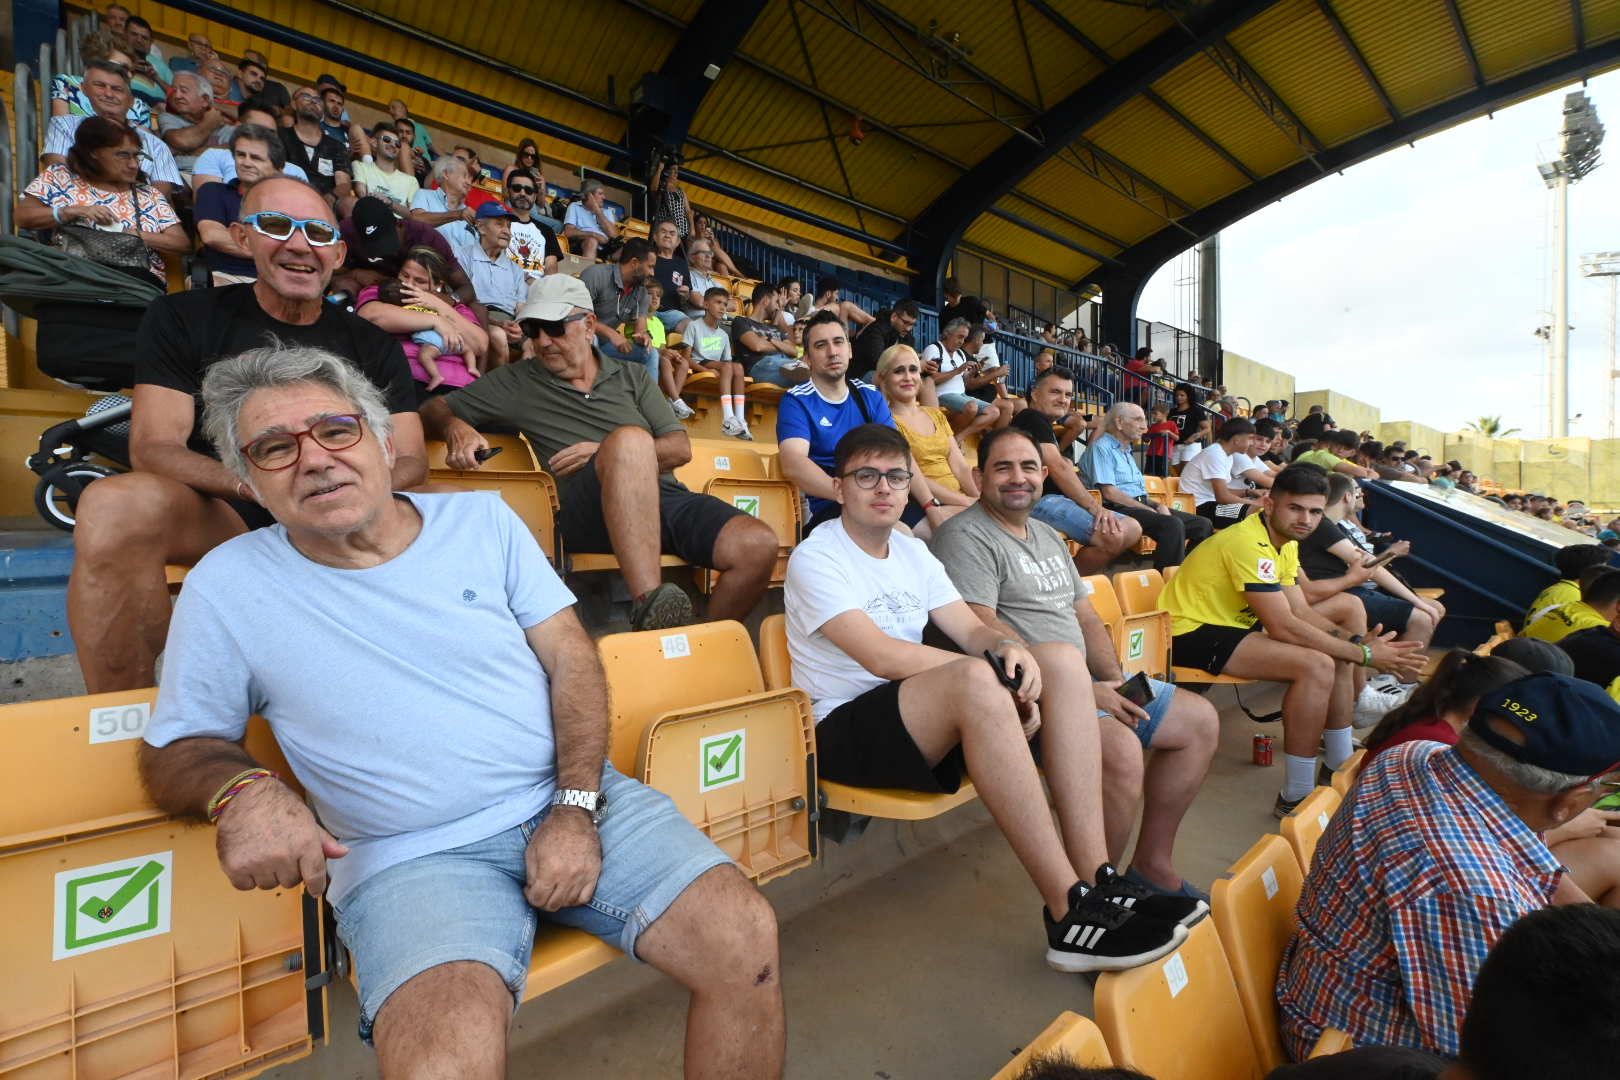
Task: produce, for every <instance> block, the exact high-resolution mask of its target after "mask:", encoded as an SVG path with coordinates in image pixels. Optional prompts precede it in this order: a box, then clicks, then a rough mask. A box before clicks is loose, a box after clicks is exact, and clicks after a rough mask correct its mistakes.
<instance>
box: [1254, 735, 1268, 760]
mask: <svg viewBox="0 0 1620 1080" xmlns="http://www.w3.org/2000/svg"><path fill="white" fill-rule="evenodd" d="M1254 763H1255V764H1256V765H1270V764H1271V736H1270V735H1256V736H1255V737H1254Z"/></svg>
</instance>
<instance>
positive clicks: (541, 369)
mask: <svg viewBox="0 0 1620 1080" xmlns="http://www.w3.org/2000/svg"><path fill="white" fill-rule="evenodd" d="M634 242H641V241H634ZM646 257H647V256H646V252H645V250H644V251H643V254H642V258H643V259H644V260H645V259H646ZM595 307H596V300H595V299H594V298H593V297H592V295H591V292H590V290H589V289H587V288H586V287H585V285H584V283H582V282H581V281H580V280H579V279H578V278H574V277H569V276H568V275H566V274H553V275H551V276H550V277H546V278H543V279H542V280H541V281H540V282H539V284H537V285H536V286H535V287H534V288H533V290H531V291H530V293H529V297H528V299H527V300H526V301H525V302H524V304H523V306H522V307H521V308H520V309H519V310H518V313H517V315H518V322H519V323H520V324H522V326H523V332H524V334H525V335H527V336H528V337H529V339H530V341H531V342H532V343H533V345H534V359H532V360H520V361H518V362H517V363H513V364H507V365H506V366H504V367H500V368H496V369H495V370H494V371H491V372H490V373H489V374H488V375H485V376H484V377H483V378H481V379H479V380H478V381H477V382H475V383H473V384H472V385H470V386H467V387H464V388H462V389H461V390H458V391H456V392H455V393H453V394H450V395H448V396H447V397H442V398H435V399H433V400H432V401H429V402H428V403H427V404H425V405H424V406H423V407H422V419H423V423H424V424H426V425H427V427H428V430H430V431H432V432H433V433H434V434H435V435H436V436H438V437H442V438H443V439H444V440H445V443H446V455H445V460H446V462H447V463H448V464H449V465H450V467H451V468H455V469H476V468H478V466H479V462H478V460H477V459H476V457H475V456H474V455H475V453H476V452H477V451H479V450H482V449H484V448H485V447H487V446H488V442H487V441H486V440H485V439H484V437H483V436H482V435H480V434H479V433H478V431H477V430H476V429H477V428H479V427H482V426H486V425H489V424H510V425H512V426H514V427H516V428H517V429H518V430H519V431H521V432H523V433H524V434H525V435H526V436H528V438H529V441H530V442H531V443H532V444H533V445H534V447H535V449H536V451H537V452H538V453H539V455H540V458H541V460H542V461H543V462H544V463H545V467H546V469H547V471H548V472H550V473H551V474H552V475H553V476H554V477H556V478H557V482H558V490H559V494H560V496H561V510H560V513H559V517H558V527H559V531H560V533H561V536H562V542H563V545H564V547H565V548H566V549H567V550H569V551H574V552H598V553H609V552H610V553H612V554H613V555H614V557H616V558H617V559H618V562H619V567H620V572H621V573H622V574H623V575H624V581H625V584H626V586H628V588H629V591H630V595H631V609H630V623H631V626H632V627H634V628H635V629H637V630H650V629H655V628H660V627H670V626H679V625H682V624H684V623H689V622H691V621H692V620H693V612H692V602H691V599H690V598H689V597H688V596H687V595H686V593H685V591H684V590H682V589H681V588H680V586H678V585H676V584H674V583H673V582H665V581H662V579H661V573H660V569H659V555H660V553H664V554H670V555H678V556H680V557H681V558H683V559H685V560H686V561H687V562H689V563H692V564H694V565H696V566H704V567H709V568H711V569H715V570H719V571H720V579H719V581H718V582H717V583H716V585H715V587H714V591H713V592H712V593H711V594H710V596H709V605H708V616H709V617H710V618H711V619H741V618H743V617H745V616H746V615H747V614H748V613H749V612H750V611H752V610H753V609H754V605H755V604H756V603H757V602H758V601H759V598H760V597H761V596H762V595H763V594H764V592H765V587H766V585H767V584H768V583H769V581H770V577H771V571H772V570H773V569H774V568H775V566H776V555H777V543H776V534H775V533H774V532H773V531H772V530H771V528H770V526H768V525H766V524H765V523H764V522H762V521H759V520H758V519H756V518H753V517H750V516H749V515H748V514H746V513H744V512H743V511H741V510H738V509H737V508H735V507H733V506H730V505H728V504H727V503H725V502H722V501H721V500H719V499H716V498H713V497H712V496H708V495H699V494H696V493H694V492H691V491H688V490H687V489H686V487H685V486H684V485H682V484H681V482H680V481H679V480H676V479H675V476H674V470H675V469H676V468H678V467H679V466H681V465H684V464H685V463H686V462H687V461H689V460H691V457H692V443H691V440H690V439H688V438H687V435H686V429H685V428H684V427H682V426H681V422H680V421H679V420H677V419H676V418H675V414H674V412H672V411H671V410H670V407H669V402H668V401H666V400H665V399H664V397H663V395H662V394H660V393H659V390H658V382H657V379H656V378H654V377H651V376H649V374H648V373H647V370H646V369H645V368H643V367H642V366H641V365H640V364H635V363H630V364H626V363H624V362H622V361H620V360H617V359H615V358H614V357H612V356H609V355H607V354H605V353H603V352H602V351H601V348H600V340H601V339H599V338H598V337H597V333H596V330H597V327H596V314H595V311H594V308H595Z"/></svg>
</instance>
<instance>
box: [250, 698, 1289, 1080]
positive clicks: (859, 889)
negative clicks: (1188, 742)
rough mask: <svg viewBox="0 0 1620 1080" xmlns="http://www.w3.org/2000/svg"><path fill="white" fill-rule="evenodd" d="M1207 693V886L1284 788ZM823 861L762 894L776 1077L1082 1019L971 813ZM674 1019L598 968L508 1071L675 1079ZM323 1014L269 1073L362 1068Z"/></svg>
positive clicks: (958, 1064) (986, 1045) (1073, 983)
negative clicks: (775, 931) (771, 970)
mask: <svg viewBox="0 0 1620 1080" xmlns="http://www.w3.org/2000/svg"><path fill="white" fill-rule="evenodd" d="M1278 699H1279V688H1277V687H1263V688H1256V689H1255V690H1254V691H1253V693H1252V700H1251V694H1250V693H1249V692H1248V691H1245V695H1244V700H1245V702H1247V703H1248V704H1249V705H1250V707H1251V708H1256V707H1257V706H1265V708H1266V709H1267V710H1268V711H1269V710H1270V709H1274V708H1276V703H1277V701H1278ZM1212 700H1213V701H1214V702H1215V703H1216V704H1217V706H1219V707H1220V709H1221V716H1222V735H1221V747H1220V750H1219V751H1218V752H1217V754H1216V757H1215V761H1214V764H1213V766H1212V768H1211V772H1210V776H1209V778H1208V780H1207V782H1206V783H1205V785H1204V787H1203V789H1202V790H1201V791H1200V793H1199V797H1198V800H1197V802H1196V803H1195V804H1194V805H1193V808H1192V810H1191V811H1190V813H1189V814H1188V816H1187V820H1186V821H1185V823H1184V824H1183V826H1182V830H1181V834H1180V839H1179V843H1178V847H1177V855H1178V864H1179V866H1180V868H1181V870H1182V873H1183V874H1184V875H1185V876H1186V877H1188V878H1189V879H1191V880H1192V881H1193V882H1195V883H1196V884H1198V885H1199V886H1201V887H1204V888H1206V889H1207V888H1208V886H1209V885H1210V883H1211V882H1212V881H1214V880H1215V878H1216V877H1218V876H1219V875H1220V873H1221V872H1222V871H1223V870H1224V869H1225V868H1226V867H1227V866H1228V865H1230V864H1231V863H1232V862H1233V861H1234V860H1236V859H1237V857H1238V856H1239V855H1241V854H1242V853H1243V852H1244V851H1246V850H1248V848H1249V846H1250V845H1251V844H1252V843H1253V842H1254V841H1255V839H1256V838H1257V837H1258V836H1259V835H1260V834H1261V833H1265V832H1272V831H1275V829H1276V825H1277V823H1276V821H1275V820H1274V819H1273V818H1272V817H1271V813H1270V811H1271V804H1272V800H1273V798H1274V797H1275V795H1276V792H1277V789H1278V786H1279V785H1280V783H1281V780H1282V766H1281V764H1280V762H1281V755H1280V754H1279V755H1278V758H1277V760H1278V762H1279V764H1277V765H1274V766H1272V767H1271V768H1267V769H1261V768H1257V767H1256V766H1254V765H1252V764H1251V763H1250V738H1251V736H1252V735H1253V734H1254V733H1255V732H1257V731H1261V730H1267V729H1263V728H1262V727H1260V726H1259V725H1256V724H1253V723H1251V722H1250V721H1249V720H1248V719H1247V718H1246V717H1245V716H1244V715H1243V714H1242V713H1241V712H1240V711H1239V710H1238V709H1237V707H1236V705H1235V703H1234V702H1233V697H1232V691H1231V690H1230V689H1229V688H1225V687H1220V688H1216V689H1215V690H1214V691H1212ZM1257 711H1258V710H1257ZM1269 731H1270V732H1271V733H1273V734H1276V735H1278V736H1280V730H1279V727H1278V725H1270V727H1269ZM823 856H824V857H823V858H822V859H821V861H820V862H819V863H818V864H817V865H815V866H814V867H811V868H808V869H805V870H801V871H799V872H797V873H795V874H791V875H789V876H788V877H786V878H783V879H781V880H779V881H776V882H772V883H771V884H770V885H768V886H766V888H765V892H766V894H767V895H768V896H769V897H770V898H771V900H772V902H773V904H774V905H775V907H776V910H777V914H778V918H779V920H780V922H781V928H782V929H781V944H782V967H783V986H784V992H785V995H786V999H787V1010H788V1068H787V1075H788V1076H789V1077H790V1078H804V1080H811V1078H815V1080H821V1078H826V1077H839V1078H843V1077H848V1078H857V1077H875V1078H878V1080H909V1078H919V1080H920V1078H928V1080H934V1078H940V1077H963V1078H977V1077H989V1076H991V1075H993V1074H994V1073H995V1071H996V1070H997V1069H999V1068H1000V1067H1001V1066H1002V1065H1004V1064H1005V1063H1006V1062H1007V1060H1008V1059H1009V1058H1010V1057H1011V1056H1012V1055H1013V1054H1015V1053H1017V1051H1018V1050H1019V1049H1020V1048H1021V1047H1022V1046H1023V1045H1024V1042H1025V1041H1026V1040H1028V1039H1029V1038H1031V1037H1033V1036H1034V1035H1036V1034H1037V1033H1039V1032H1040V1030H1041V1029H1042V1028H1044V1027H1045V1026H1046V1024H1047V1023H1048V1022H1049V1021H1050V1020H1051V1019H1052V1017H1053V1016H1055V1015H1056V1014H1057V1013H1058V1012H1060V1011H1062V1010H1064V1009H1073V1010H1075V1011H1077V1012H1081V1013H1085V1014H1088V1015H1089V1014H1090V1012H1091V986H1090V984H1089V983H1088V982H1087V981H1086V980H1085V979H1083V978H1081V977H1077V976H1073V975H1063V974H1060V973H1058V972H1056V971H1053V970H1052V969H1050V968H1048V967H1047V966H1046V964H1045V962H1044V960H1043V958H1042V957H1043V952H1044V949H1045V943H1044V938H1043V937H1042V930H1041V923H1040V917H1039V914H1038V910H1039V907H1040V901H1039V899H1038V897H1037V896H1036V894H1035V891H1034V889H1033V888H1032V887H1031V886H1030V884H1029V882H1028V881H1027V879H1026V878H1025V877H1024V875H1023V873H1022V871H1021V870H1020V868H1019V867H1018V865H1017V862H1016V861H1015V860H1014V858H1013V856H1012V853H1011V851H1010V849H1008V847H1007V845H1006V844H1005V842H1003V841H1002V839H1001V836H1000V834H999V833H998V832H997V831H996V829H995V827H994V826H993V825H992V824H991V823H990V819H989V815H988V814H987V813H986V812H985V810H984V807H983V806H982V804H973V805H971V806H966V807H963V808H961V809H959V810H956V811H953V812H952V813H950V814H947V815H945V816H944V817H942V818H940V819H937V820H935V821H931V822H922V823H918V824H914V825H905V824H897V823H892V822H874V823H873V824H872V826H871V828H870V829H869V830H868V831H867V832H866V834H865V835H863V836H861V837H859V838H856V839H854V840H852V841H850V842H849V843H847V844H831V843H828V844H824V846H823ZM685 1010H686V999H685V994H684V993H683V992H682V991H680V990H679V989H678V988H677V987H675V986H674V985H673V984H671V983H669V982H667V981H666V980H664V979H663V978H662V977H661V976H659V975H658V974H657V973H656V972H653V971H651V970H649V969H646V968H644V967H638V966H634V965H631V964H630V963H627V962H624V961H620V962H617V963H614V964H611V965H609V966H608V967H606V968H603V969H601V970H599V971H596V972H594V973H592V974H591V975H589V976H587V977H585V978H584V979H581V980H578V981H576V982H574V983H571V984H569V985H568V986H565V987H563V988H561V989H559V990H556V991H553V992H552V993H550V994H548V995H545V996H543V997H541V998H538V999H536V1000H534V1001H531V1002H529V1003H528V1004H527V1005H525V1006H524V1007H523V1008H522V1009H521V1010H520V1011H519V1012H518V1016H517V1020H516V1024H515V1026H514V1029H513V1034H512V1051H511V1065H510V1069H509V1074H510V1075H512V1076H514V1077H519V1076H521V1077H540V1076H558V1077H570V1078H579V1080H592V1078H596V1077H603V1078H609V1077H611V1078H623V1077H635V1078H648V1080H652V1078H663V1077H679V1076H680V1075H681V1055H682V1040H683V1026H684V1022H685ZM331 1015H332V1039H331V1045H329V1046H326V1047H322V1048H319V1049H318V1050H317V1051H316V1053H315V1054H314V1055H313V1056H312V1057H311V1058H310V1059H309V1060H307V1061H305V1062H302V1063H300V1064H298V1065H295V1066H290V1067H287V1068H284V1069H281V1070H278V1071H275V1072H272V1073H269V1074H267V1075H269V1076H272V1077H278V1078H289V1080H290V1078H294V1077H297V1078H301V1080H305V1078H312V1077H318V1078H323V1080H325V1078H338V1077H343V1078H347V1077H369V1076H373V1075H375V1071H376V1070H375V1059H374V1058H373V1056H372V1054H371V1052H370V1051H369V1050H368V1049H367V1048H366V1047H364V1046H363V1045H362V1044H361V1043H360V1041H359V1039H358V1038H357V1037H356V1036H355V1034H354V1030H355V1022H356V1012H355V1003H354V995H353V991H352V990H351V989H350V988H349V987H348V986H347V985H346V984H345V985H343V986H340V987H338V988H337V989H335V990H334V992H333V994H332V1008H331Z"/></svg>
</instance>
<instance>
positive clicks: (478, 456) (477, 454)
mask: <svg viewBox="0 0 1620 1080" xmlns="http://www.w3.org/2000/svg"><path fill="white" fill-rule="evenodd" d="M505 449H506V447H504V446H486V447H484V448H483V449H482V450H474V451H473V460H474V461H488V460H489V459H490V458H492V457H494V456H495V455H496V454H498V453H500V452H501V451H502V450H505Z"/></svg>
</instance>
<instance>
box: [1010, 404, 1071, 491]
mask: <svg viewBox="0 0 1620 1080" xmlns="http://www.w3.org/2000/svg"><path fill="white" fill-rule="evenodd" d="M1011 426H1013V427H1015V428H1022V429H1024V430H1025V431H1027V432H1029V433H1030V435H1031V437H1033V438H1034V440H1035V445H1036V446H1047V445H1051V446H1058V437H1057V435H1056V434H1055V433H1053V431H1052V421H1051V420H1050V419H1049V418H1048V417H1047V416H1046V415H1045V414H1043V413H1040V412H1037V411H1035V410H1034V409H1025V410H1024V411H1023V412H1020V413H1019V414H1018V415H1016V416H1014V417H1013V418H1012V425H1011ZM1041 494H1042V495H1062V494H1063V490H1062V489H1061V488H1059V487H1058V486H1057V483H1056V482H1055V481H1053V479H1052V477H1051V475H1050V474H1048V475H1047V477H1046V486H1045V487H1043V488H1041Z"/></svg>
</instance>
